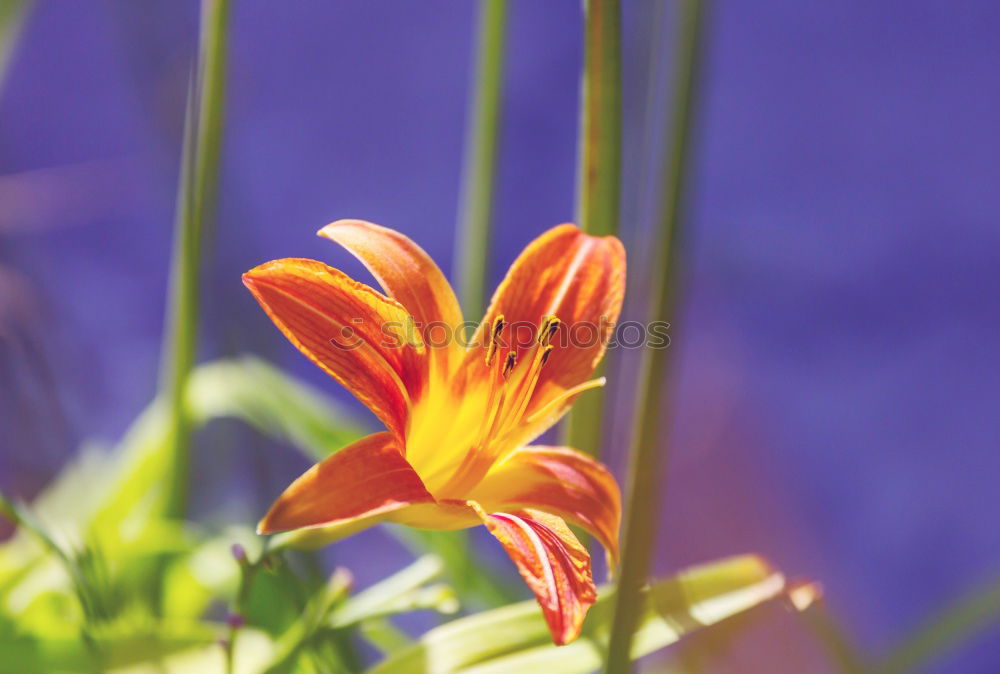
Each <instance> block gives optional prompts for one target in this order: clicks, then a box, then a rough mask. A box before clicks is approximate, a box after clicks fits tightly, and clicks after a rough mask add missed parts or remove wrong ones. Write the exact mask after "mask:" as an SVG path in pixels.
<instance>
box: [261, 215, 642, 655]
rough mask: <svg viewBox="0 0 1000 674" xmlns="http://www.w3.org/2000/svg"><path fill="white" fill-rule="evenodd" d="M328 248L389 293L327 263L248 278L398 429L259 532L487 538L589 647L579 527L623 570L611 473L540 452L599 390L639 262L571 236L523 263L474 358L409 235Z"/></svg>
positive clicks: (308, 476)
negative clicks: (551, 431) (401, 529)
mask: <svg viewBox="0 0 1000 674" xmlns="http://www.w3.org/2000/svg"><path fill="white" fill-rule="evenodd" d="M319 235H320V236H323V237H326V238H327V239H331V240H333V241H335V242H337V243H339V244H340V245H342V246H343V247H345V248H346V249H347V250H348V251H349V252H351V253H352V254H353V255H354V256H355V257H357V258H358V259H359V260H360V261H361V262H362V263H363V264H364V265H365V266H366V267H367V268H368V269H369V271H371V273H372V275H373V276H374V277H375V279H376V280H377V281H378V282H379V283H380V284H381V286H382V289H383V290H384V291H385V295H383V294H381V293H379V292H377V291H376V290H374V289H372V288H370V287H369V286H367V285H364V284H362V283H359V282H357V281H354V280H351V279H350V278H348V277H347V276H346V275H345V274H344V273H342V272H340V271H338V270H336V269H333V268H331V267H328V266H326V265H324V264H323V263H321V262H316V261H314V260H307V259H284V260H275V261H273V262H268V263H265V264H262V265H260V266H259V267H256V268H254V269H252V270H250V271H249V272H247V273H246V274H244V276H243V282H244V283H245V284H246V286H247V287H248V288H249V289H250V291H251V292H252V293H253V295H254V297H256V298H257V301H258V302H260V304H261V306H262V307H263V308H264V311H266V312H267V314H268V315H269V316H270V317H271V319H272V320H273V321H274V323H275V324H276V325H277V326H278V328H279V329H280V330H281V331H282V332H283V333H284V334H285V336H286V337H287V338H288V339H289V340H290V341H291V342H292V344H294V345H295V346H296V347H297V348H298V349H299V350H300V351H302V353H304V354H305V355H306V356H307V357H308V358H309V359H310V360H312V361H313V362H314V363H315V364H316V365H318V366H319V367H320V368H322V369H323V370H324V371H325V372H327V373H328V374H329V375H331V376H332V377H333V378H334V379H336V380H337V381H339V382H340V383H341V384H342V385H343V386H345V387H346V388H347V389H348V390H349V391H350V392H351V393H353V394H354V395H355V396H356V397H357V398H358V399H359V400H361V402H363V403H364V404H365V405H367V406H368V407H369V408H370V409H371V410H372V412H373V413H374V414H375V415H376V416H377V417H378V418H379V419H380V420H381V421H382V422H383V423H385V425H386V428H387V429H388V430H387V431H385V432H381V433H376V434H374V435H370V436H368V437H366V438H363V439H361V440H359V441H357V442H355V443H354V444H352V445H349V446H348V447H345V448H344V449H342V450H340V451H339V452H336V453H334V454H332V455H331V456H330V457H329V458H327V459H325V460H324V461H322V462H320V463H318V464H316V465H315V466H313V467H312V468H311V469H309V470H308V471H306V473H304V474H303V475H302V476H301V477H299V478H298V479H297V480H295V482H293V483H292V484H291V485H290V486H289V487H288V488H287V489H286V490H285V492H284V493H283V494H282V495H281V496H280V497H279V498H278V500H277V501H276V502H275V503H274V505H273V506H272V507H271V509H270V511H269V512H268V513H267V515H266V516H265V517H264V519H263V520H261V522H260V524H259V525H258V532H259V533H261V534H273V533H278V532H283V531H291V530H307V531H303V532H300V533H302V534H303V535H304V537H305V538H306V539H310V538H311V539H312V542H314V543H323V542H329V541H332V540H335V539H337V538H341V537H343V536H346V535H349V534H351V533H355V532H357V531H360V530H362V529H365V528H367V527H369V526H372V525H374V524H377V523H379V522H385V521H388V522H398V523H402V524H406V525H410V526H413V527H417V528H422V529H436V530H449V529H460V528H466V527H471V526H476V525H480V524H482V525H485V526H486V527H487V529H488V530H489V531H490V533H492V534H493V536H494V537H496V538H497V540H498V541H500V543H501V545H503V547H504V548H505V550H506V551H507V553H508V554H509V555H510V557H511V559H512V560H513V561H514V563H515V564H516V565H517V568H518V570H519V571H520V573H521V576H522V577H523V578H524V580H525V582H526V583H527V584H528V586H529V587H530V588H531V590H532V592H534V594H535V596H536V597H537V599H538V602H539V604H540V605H541V607H542V610H543V612H544V615H545V619H546V621H547V623H548V625H549V629H550V630H551V632H552V638H553V641H554V642H555V643H557V644H565V643H568V642H570V641H572V640H573V639H575V638H576V637H577V635H579V633H580V628H581V625H582V623H583V619H584V616H585V615H586V613H587V610H588V609H589V608H590V606H591V604H593V603H594V600H595V597H596V590H595V588H594V581H593V577H592V573H591V566H590V555H589V554H588V553H587V550H586V549H585V548H584V547H583V545H581V543H580V542H579V540H578V539H577V538H576V536H575V535H574V534H573V533H572V531H571V530H570V529H569V527H568V526H567V524H566V521H569V522H570V523H572V524H575V525H577V526H580V527H582V528H583V529H585V530H587V531H588V532H590V533H591V534H592V535H594V536H595V537H596V538H597V539H598V540H599V541H600V542H601V544H602V545H603V546H604V548H605V550H606V551H607V552H608V554H609V557H610V558H611V560H612V563H613V562H614V561H617V558H618V527H619V524H620V519H621V497H620V493H619V490H618V485H617V484H616V482H615V479H614V477H613V476H612V475H611V473H610V472H609V471H608V470H607V468H605V467H604V466H603V465H602V464H600V463H599V462H597V461H595V460H594V459H592V458H590V457H589V456H586V455H584V454H582V453H580V452H577V451H575V450H573V449H569V448H566V447H542V446H528V444H527V443H528V442H530V441H531V440H533V439H534V438H536V437H538V436H539V435H541V434H542V433H543V432H545V431H546V430H547V429H548V428H550V427H551V426H552V425H553V424H555V423H556V422H557V421H558V420H559V419H560V418H561V417H562V416H563V415H564V414H565V412H566V411H567V409H568V408H569V406H570V404H571V403H572V401H573V399H574V398H575V397H576V396H577V395H579V394H580V393H582V392H583V391H585V390H587V389H590V388H593V387H596V386H601V385H603V383H604V379H603V378H600V379H590V377H591V376H592V374H593V371H594V368H595V366H596V365H597V363H598V361H599V360H600V359H601V357H602V356H603V354H604V349H605V344H606V341H607V337H608V328H609V326H610V324H613V322H614V321H616V320H617V318H618V313H619V311H620V310H621V303H622V295H623V292H624V285H625V252H624V249H623V248H622V245H621V242H619V241H618V239H616V238H614V237H604V238H596V237H592V236H589V235H587V234H584V233H583V232H581V231H580V230H579V229H577V228H576V227H575V226H574V225H560V226H558V227H555V228H553V229H550V230H549V231H547V232H545V233H544V234H542V235H541V236H540V237H538V238H537V239H535V240H534V241H533V242H532V243H531V244H529V245H528V247H527V248H526V249H525V250H524V252H523V253H522V254H521V255H520V257H518V259H517V260H516V261H515V262H514V264H513V265H512V266H511V268H510V270H509V271H508V273H507V276H506V278H505V279H504V281H503V282H502V283H501V284H500V287H499V288H498V289H497V291H496V294H495V295H494V296H493V300H492V302H491V304H490V307H489V309H488V311H487V313H486V317H485V318H484V320H483V322H482V323H480V325H479V328H478V330H477V332H476V333H475V335H474V336H473V338H472V340H471V342H470V344H464V343H463V339H462V337H463V335H464V332H463V331H464V324H463V318H462V313H461V310H460V309H459V306H458V301H457V300H456V299H455V294H454V292H453V291H452V289H451V286H450V285H449V284H448V282H447V281H446V280H445V277H444V275H443V274H442V273H441V270H440V269H438V267H437V265H435V264H434V262H433V261H432V260H431V258H430V257H429V256H428V255H427V253H425V252H424V251H423V250H422V249H421V248H420V247H419V246H417V245H416V244H415V243H414V242H413V241H411V240H410V239H409V238H407V237H406V236H403V235H402V234H400V233H399V232H396V231H393V230H391V229H387V228H385V227H380V226H378V225H374V224H372V223H368V222H362V221H358V220H341V221H338V222H335V223H333V224H331V225H327V226H326V227H324V228H323V229H321V230H320V232H319Z"/></svg>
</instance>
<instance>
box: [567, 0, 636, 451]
mask: <svg viewBox="0 0 1000 674" xmlns="http://www.w3.org/2000/svg"><path fill="white" fill-rule="evenodd" d="M584 12H585V17H584V22H585V27H584V32H585V35H584V57H583V81H582V84H581V87H580V130H579V141H578V150H577V154H578V156H577V195H576V220H577V224H579V225H580V227H581V229H583V231H585V232H587V233H589V234H593V235H594V236H608V235H613V234H617V233H618V216H619V209H620V206H621V138H622V129H621V105H622V79H621V6H620V3H619V0H586V2H585V3H584ZM603 370H604V368H603V366H602V367H601V368H599V369H598V371H597V372H595V373H594V376H595V377H598V376H600V375H601V373H602V372H603ZM604 399H605V395H604V391H603V389H598V390H597V391H592V392H590V393H588V394H587V395H585V396H582V397H581V398H580V399H579V400H578V401H577V402H576V404H575V405H574V407H573V411H572V413H571V414H570V416H569V418H568V419H567V425H566V441H567V444H569V445H571V446H573V447H575V448H576V449H579V450H580V451H582V452H586V453H587V454H590V455H591V456H597V454H598V452H599V451H600V448H601V433H602V422H603V418H604Z"/></svg>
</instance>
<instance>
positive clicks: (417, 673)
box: [371, 555, 785, 674]
mask: <svg viewBox="0 0 1000 674" xmlns="http://www.w3.org/2000/svg"><path fill="white" fill-rule="evenodd" d="M784 588H785V581H784V577H783V576H782V575H781V574H780V573H778V572H776V571H775V570H774V569H772V568H771V567H770V566H769V565H768V564H767V563H766V562H765V561H764V560H762V559H761V558H760V557H757V556H755V555H744V556H740V557H733V558H729V559H724V560H721V561H718V562H714V563H709V564H703V565H700V566H696V567H693V568H691V569H688V570H686V571H684V572H682V573H680V574H678V575H677V576H675V577H673V578H670V579H667V580H662V581H659V582H657V583H655V584H653V585H652V586H651V587H649V588H646V589H645V590H644V591H643V594H642V598H643V603H642V605H641V607H640V611H639V615H638V621H637V625H638V629H637V630H636V634H635V639H634V641H633V644H632V651H631V655H632V658H638V657H641V656H643V655H646V654H648V653H652V652H653V651H655V650H658V649H660V648H663V647H664V646H667V645H669V644H672V643H674V642H676V641H677V640H678V639H680V638H681V637H682V636H684V635H685V634H688V633H690V632H693V631H695V630H698V629H701V628H703V627H707V626H709V625H713V624H715V623H718V622H720V621H722V620H725V619H726V618H729V617H731V616H734V615H737V614H739V613H742V612H743V611H746V610H748V609H750V608H753V607H754V606H757V605H759V604H761V603H763V602H765V601H768V600H771V599H774V598H776V597H778V596H780V595H782V593H783V591H784ZM614 594H615V588H614V587H609V588H607V589H605V590H604V591H603V592H602V593H601V595H600V597H599V598H598V600H597V603H596V604H595V606H594V607H593V608H592V609H591V611H590V615H589V616H588V618H587V621H586V623H585V624H584V630H583V634H582V635H581V636H580V638H579V639H577V640H576V641H574V642H573V643H571V644H569V645H567V646H559V647H557V646H554V645H553V644H552V642H551V637H550V635H549V631H548V628H547V626H546V624H545V620H544V618H543V617H542V614H541V611H540V609H539V608H538V605H537V604H536V603H535V602H534V601H526V602H520V603H517V604H512V605H510V606H505V607H503V608H500V609H495V610H493V611H487V612H485V613H479V614H476V615H473V616H469V617H467V618H461V619H459V620H455V621H453V622H450V623H448V624H446V625H442V626H441V627H437V628H435V629H433V630H431V631H430V632H427V633H426V634H425V635H424V636H423V637H421V638H420V640H419V641H418V642H417V643H416V644H415V645H413V646H412V647H410V648H407V649H404V650H403V651H400V652H399V653H397V654H396V655H394V656H392V657H390V658H389V659H387V660H385V661H384V662H382V663H380V664H379V665H377V666H376V667H375V668H374V669H373V670H371V671H372V673H373V674H424V673H430V672H451V671H462V672H476V673H477V674H487V673H491V672H495V673H497V674H500V673H502V672H518V674H525V673H532V672H538V673H539V674H551V673H552V672H553V671H558V672H560V674H574V673H577V672H579V673H581V674H582V673H584V672H590V671H594V670H596V669H598V668H600V667H601V665H602V663H603V661H604V652H605V649H606V646H607V639H608V633H609V631H610V627H611V625H610V623H611V602H612V599H613V597H614Z"/></svg>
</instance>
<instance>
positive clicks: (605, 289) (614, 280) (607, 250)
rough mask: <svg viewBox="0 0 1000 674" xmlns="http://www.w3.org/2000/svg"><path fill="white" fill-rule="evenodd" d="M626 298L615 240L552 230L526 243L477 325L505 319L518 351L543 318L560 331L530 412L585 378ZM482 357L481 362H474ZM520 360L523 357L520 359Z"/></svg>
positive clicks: (601, 352) (569, 229) (622, 254)
mask: <svg viewBox="0 0 1000 674" xmlns="http://www.w3.org/2000/svg"><path fill="white" fill-rule="evenodd" d="M624 292H625V249H624V248H623V247H622V244H621V242H620V241H619V240H618V239H617V238H615V237H613V236H607V237H603V238H598V237H594V236H590V235H588V234H585V233H584V232H582V231H581V230H580V229H579V228H577V227H576V226H575V225H570V224H566V225H559V226H558V227H554V228H552V229H550V230H548V231H547V232H545V233H544V234H542V235H541V236H539V237H538V238H537V239H535V240H534V241H532V242H531V243H530V244H528V246H527V248H525V249H524V252H522V253H521V255H520V256H519V257H518V258H517V259H516V260H515V261H514V264H512V265H511V267H510V270H509V271H508V272H507V275H506V277H505V278H504V280H503V282H502V283H501V284H500V286H499V287H498V288H497V291H496V293H495V294H494V295H493V300H492V301H491V303H490V308H489V310H488V311H487V312H486V317H485V318H484V319H483V322H482V324H481V325H480V331H481V332H480V333H479V334H478V335H477V337H480V339H478V340H477V342H476V343H483V341H484V340H483V339H482V336H483V335H484V334H485V333H484V332H482V331H484V330H485V329H488V328H489V326H492V325H493V321H494V320H495V319H496V317H497V316H500V315H503V317H504V319H505V320H506V322H507V324H508V325H509V326H510V328H509V329H510V330H511V331H512V332H511V333H510V334H511V340H512V341H514V342H517V344H518V346H519V347H520V349H521V350H523V349H524V348H526V347H527V346H528V344H529V343H530V339H526V337H530V336H531V331H532V330H533V329H534V328H537V326H539V325H541V323H542V320H543V319H544V318H545V317H546V316H556V317H558V318H559V320H560V321H561V323H562V325H561V326H560V328H559V329H558V331H557V332H556V334H555V335H554V336H553V338H552V344H553V345H554V347H555V348H554V350H553V352H552V354H551V356H550V357H549V359H548V361H547V364H546V366H545V368H544V369H542V371H541V374H540V376H539V380H538V385H537V387H536V389H535V394H534V396H533V397H532V405H531V406H530V407H529V408H528V409H529V411H530V410H534V409H537V408H538V407H539V406H540V405H541V404H544V402H545V401H547V400H549V399H551V398H552V397H553V396H554V395H558V393H559V392H561V391H563V390H566V389H568V388H571V387H573V386H576V385H577V384H580V383H581V382H583V381H585V380H586V379H588V378H589V377H590V376H591V374H592V373H593V371H594V368H595V367H596V365H597V363H598V362H599V361H600V359H601V357H602V356H603V355H604V350H605V346H606V344H607V340H608V339H609V338H610V336H611V330H612V329H613V326H614V323H615V321H617V320H618V314H619V313H620V312H621V306H622V297H623V296H624ZM480 357H481V356H480ZM518 359H519V360H520V359H521V354H520V353H519V354H518Z"/></svg>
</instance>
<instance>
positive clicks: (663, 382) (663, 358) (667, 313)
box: [607, 0, 704, 674]
mask: <svg viewBox="0 0 1000 674" xmlns="http://www.w3.org/2000/svg"><path fill="white" fill-rule="evenodd" d="M703 5H704V3H703V2H702V0H683V1H682V2H680V3H679V11H680V17H679V19H680V20H679V24H678V35H677V44H676V52H675V61H674V68H675V76H674V80H673V87H674V89H673V99H672V105H673V109H672V114H671V120H670V123H671V128H670V132H669V133H668V134H667V137H666V139H665V142H666V143H667V145H666V148H665V157H666V168H665V175H664V185H663V189H664V191H663V202H662V206H661V209H662V210H661V214H660V217H661V218H662V220H661V226H660V228H659V236H660V240H659V242H658V245H657V246H656V249H655V254H656V255H657V259H656V264H655V265H654V266H653V269H655V270H657V272H658V274H657V277H656V278H655V280H654V283H655V285H654V286H653V288H652V292H651V300H652V303H651V311H650V318H651V319H653V320H663V321H671V320H673V318H674V316H675V306H676V303H675V298H676V296H677V292H676V291H677V280H678V278H679V273H678V265H677V261H678V245H677V244H678V240H679V235H680V230H681V224H682V219H683V212H684V210H683V207H684V205H685V202H684V198H685V192H686V187H687V184H686V182H687V181H686V178H687V170H686V169H687V166H688V155H689V150H690V140H691V128H692V122H693V117H694V115H693V109H694V104H695V98H696V91H695V88H696V87H695V85H696V83H697V71H698V57H699V54H700V50H701V33H702V30H701V28H702V17H703V15H704V7H703ZM670 356H671V352H670V350H668V349H653V350H647V351H646V352H645V353H644V354H643V366H642V371H641V373H640V375H639V377H640V378H639V391H638V397H637V400H638V408H637V414H636V418H635V426H634V431H633V440H632V443H633V444H632V447H631V452H630V463H629V474H628V483H627V491H626V499H627V501H626V511H625V521H624V540H623V546H622V566H621V575H620V580H619V583H618V587H619V590H618V594H617V596H616V597H615V607H614V608H615V613H614V623H613V624H612V628H611V640H610V645H609V652H608V660H607V671H608V672H609V673H612V674H618V673H619V672H627V671H628V670H629V661H630V651H631V644H632V636H633V631H634V629H635V625H636V619H637V617H638V616H639V607H640V601H641V594H640V591H641V588H642V586H643V585H644V584H645V582H646V578H647V576H648V573H649V561H650V556H651V553H652V549H653V546H654V543H655V538H656V536H655V534H656V524H657V516H658V514H659V510H660V496H661V494H662V492H663V485H662V477H663V476H662V470H661V468H662V465H663V463H664V461H663V459H664V458H665V457H664V452H663V451H662V448H663V446H664V439H665V438H667V437H668V435H669V431H670V424H669V423H668V415H667V414H666V404H665V403H666V402H667V398H668V389H667V385H668V383H669V381H670V372H669V365H670V360H671V357H670Z"/></svg>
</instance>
